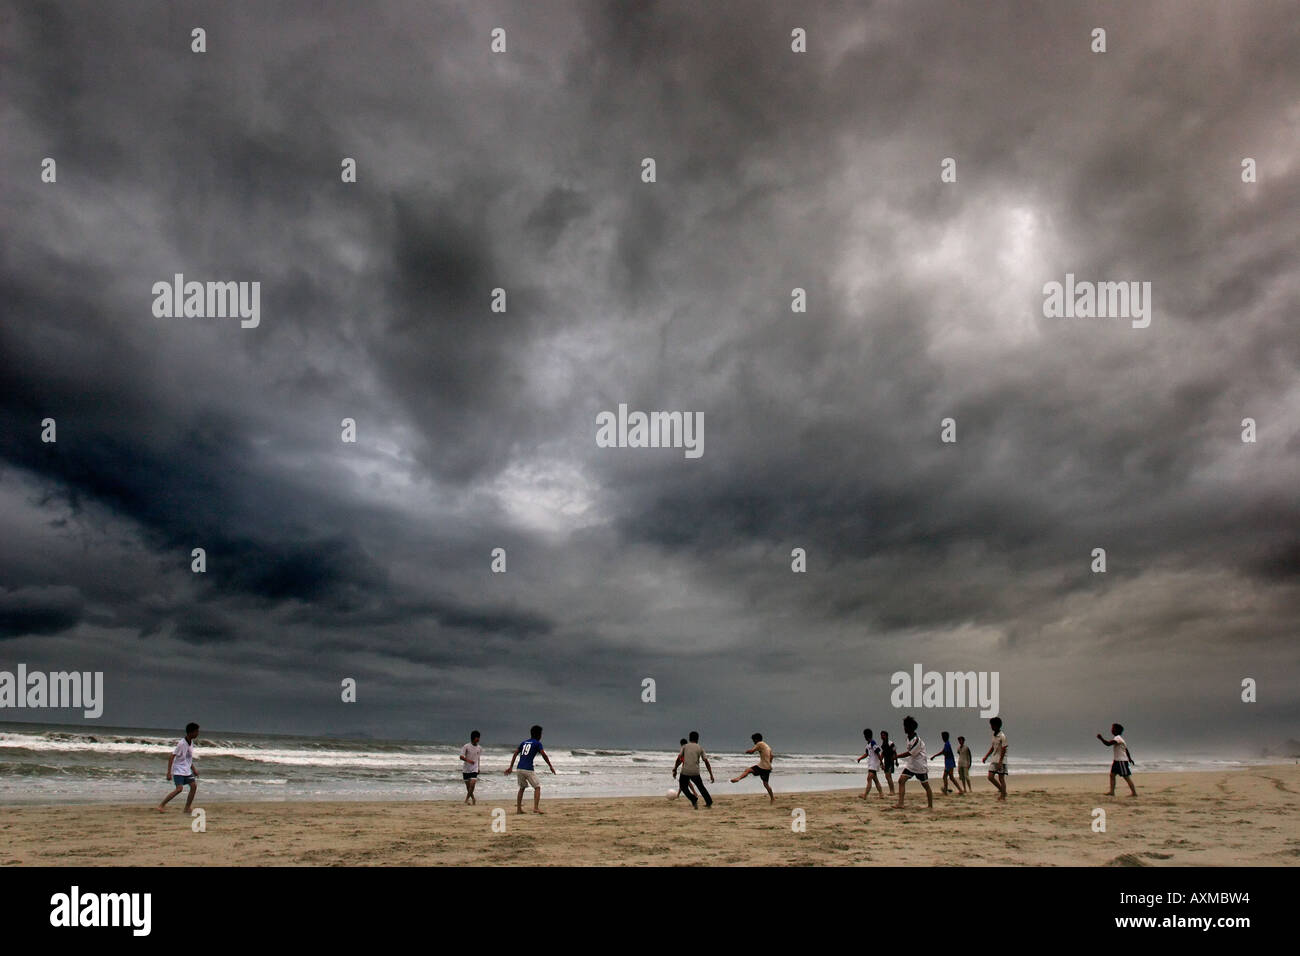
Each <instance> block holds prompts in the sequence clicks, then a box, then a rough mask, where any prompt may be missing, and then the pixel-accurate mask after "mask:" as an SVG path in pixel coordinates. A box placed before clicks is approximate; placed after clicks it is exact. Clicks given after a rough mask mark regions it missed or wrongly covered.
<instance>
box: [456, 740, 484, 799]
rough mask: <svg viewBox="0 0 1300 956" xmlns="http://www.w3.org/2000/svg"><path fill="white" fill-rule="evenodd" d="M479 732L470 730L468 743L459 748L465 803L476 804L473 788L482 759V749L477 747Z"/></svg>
mask: <svg viewBox="0 0 1300 956" xmlns="http://www.w3.org/2000/svg"><path fill="white" fill-rule="evenodd" d="M479 736H480V734H479V732H478V731H477V730H471V731H470V734H469V743H467V744H466V745H465V746H464V747H461V748H460V759H461V762H462V763H463V764H464V765H465V766H463V767H461V768H460V769H461V775H460V776H461V779H462V780H464V781H465V802H466V803H471V804H472V803H478V800H477V799H475V797H474V786H475V784H477V783H478V771H479V763H480V762H481V761H482V759H483V748H482V747H480V746H479V745H478V741H479Z"/></svg>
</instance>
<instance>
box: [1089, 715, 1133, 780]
mask: <svg viewBox="0 0 1300 956" xmlns="http://www.w3.org/2000/svg"><path fill="white" fill-rule="evenodd" d="M1110 732H1111V739H1110V740H1107V739H1106V738H1105V737H1103V736H1102V735H1101V734H1098V735H1097V739H1098V740H1100V741H1101V742H1102V743H1103V744H1105V745H1106V746H1107V747H1111V748H1113V749H1112V750H1111V762H1110V792H1109V793H1107V794H1106V796H1108V797H1113V796H1115V778H1116V777H1123V778H1124V782H1125V783H1127V784H1128V789H1129V793H1131V794H1132V795H1133V796H1135V797H1136V796H1137V795H1138V788H1137V787H1135V786H1133V771H1132V769H1130V766H1129V765H1130V764H1135V763H1137V761H1136V760H1134V759H1133V755H1132V754H1130V753H1129V752H1128V744H1126V743H1125V742H1124V738H1123V737H1121V736H1120V735H1121V734H1122V733H1124V727H1123V725H1122V724H1111V725H1110Z"/></svg>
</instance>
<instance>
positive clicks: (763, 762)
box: [731, 734, 776, 803]
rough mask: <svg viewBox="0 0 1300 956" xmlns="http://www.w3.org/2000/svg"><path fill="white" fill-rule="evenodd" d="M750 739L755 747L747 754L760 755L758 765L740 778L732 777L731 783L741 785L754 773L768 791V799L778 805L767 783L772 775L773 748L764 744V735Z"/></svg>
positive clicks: (755, 735)
mask: <svg viewBox="0 0 1300 956" xmlns="http://www.w3.org/2000/svg"><path fill="white" fill-rule="evenodd" d="M749 739H750V740H752V741H754V746H752V747H750V748H749V749H748V750H746V751H745V753H747V754H754V753H756V754H758V763H756V764H754V766H752V767H750V768H749V769H748V770H746V771H745V772H744V773H742V774H741V775H740V776H739V777H732V778H731V782H732V783H740V781H742V780H744V779H745V778H746V777H748V776H749V775H750V774H751V773H752V774H754V775H755V776H756V777H758V779H760V780H762V781H763V789H764V790H766V791H767V796H768V799H769V800H771V802H772V803H776V794H774V793H773V792H772V788H771V786H770V785H769V784H768V782H767V779H768V777H770V776H771V775H772V748H771V747H769V746H768V745H767V744H765V743H763V735H762V734H751V735H750V737H749Z"/></svg>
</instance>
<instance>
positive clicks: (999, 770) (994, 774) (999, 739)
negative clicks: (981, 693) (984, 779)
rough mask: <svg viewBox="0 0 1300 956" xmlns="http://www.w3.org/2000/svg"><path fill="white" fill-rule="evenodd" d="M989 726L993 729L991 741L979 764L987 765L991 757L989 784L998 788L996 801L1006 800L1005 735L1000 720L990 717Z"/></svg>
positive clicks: (999, 718)
mask: <svg viewBox="0 0 1300 956" xmlns="http://www.w3.org/2000/svg"><path fill="white" fill-rule="evenodd" d="M989 726H990V727H991V728H993V741H992V742H991V743H990V744H989V749H988V750H987V751H985V753H984V758H983V759H982V760H981V761H980V763H988V762H989V757H990V756H992V758H993V763H992V764H989V783H991V784H993V786H995V787H997V788H998V799H999V800H1005V799H1006V798H1007V735H1006V734H1004V733H1003V732H1002V718H1001V717H990V718H989Z"/></svg>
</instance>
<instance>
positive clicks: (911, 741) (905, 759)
mask: <svg viewBox="0 0 1300 956" xmlns="http://www.w3.org/2000/svg"><path fill="white" fill-rule="evenodd" d="M916 729H917V723H916V718H915V717H913V716H911V715H910V714H909V715H908V716H906V717H904V718H903V734H904V736H906V737H907V749H906V750H904V751H903V752H902V753H901V754H899V755H898V759H899V760H900V761H902V764H903V772H902V773H901V774H899V776H898V802H897V803H896V804H894V805H893V806H892V807H887V808H886V809H888V810H901V809H903V797H904V794H906V793H907V781H908V780H910V779H913V778H914V779H916V780H919V781H920V783H921V786H923V787H925V808H926V809H927V810H929V809H931V808H932V807H933V806H934V791H933V790H931V789H930V779H929V778H930V774H929V766H930V761H929V758H928V757H926V755H925V741H924V740H922V739H921V738H920V737H918V736H917V735H916Z"/></svg>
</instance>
